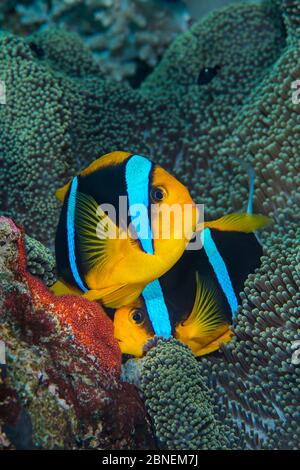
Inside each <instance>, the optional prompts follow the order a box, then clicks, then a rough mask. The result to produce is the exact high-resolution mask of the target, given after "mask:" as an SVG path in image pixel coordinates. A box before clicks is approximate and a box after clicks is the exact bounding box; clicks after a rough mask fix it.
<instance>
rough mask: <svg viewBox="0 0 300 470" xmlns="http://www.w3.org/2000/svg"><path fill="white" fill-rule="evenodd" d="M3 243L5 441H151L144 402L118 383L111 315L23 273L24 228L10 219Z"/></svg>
mask: <svg viewBox="0 0 300 470" xmlns="http://www.w3.org/2000/svg"><path fill="white" fill-rule="evenodd" d="M0 240H1V242H0V250H1V257H0V260H1V265H0V268H1V277H0V281H1V284H0V289H1V309H0V318H1V323H0V339H1V342H2V345H1V346H2V348H3V345H4V347H5V356H6V367H3V366H4V365H3V364H2V367H1V372H2V373H1V378H0V424H1V426H2V430H3V431H4V432H5V434H6V435H7V437H8V439H10V440H11V441H12V442H13V443H14V444H15V445H16V447H17V448H36V447H38V448H43V449H53V448H68V449H70V448H100V449H105V448H120V449H122V448H144V447H145V446H146V447H148V446H149V445H152V437H151V433H150V431H149V424H148V421H147V418H146V414H145V410H144V406H143V403H142V402H141V400H140V398H139V396H138V393H137V391H136V389H135V387H134V386H133V385H130V384H126V383H123V382H121V381H120V366H121V352H120V349H119V347H118V344H117V342H116V340H115V339H114V337H113V325H112V322H111V320H110V319H109V318H108V317H107V316H106V315H105V313H104V312H103V310H102V309H101V307H100V306H99V305H98V304H96V303H93V302H88V301H86V300H84V299H82V298H80V297H73V296H66V297H60V298H56V297H55V296H53V295H52V294H51V293H50V292H49V291H48V289H47V288H46V287H45V286H44V285H43V284H42V283H41V281H40V280H38V279H37V278H35V277H33V276H32V275H31V274H29V273H28V272H27V271H26V260H25V249H24V241H23V232H22V230H21V229H20V228H19V227H17V226H16V225H15V224H14V222H13V221H12V220H11V219H8V218H5V217H1V218H0ZM20 429H22V430H23V432H22V433H20V432H18V430H20ZM20 434H21V436H22V438H23V440H26V442H24V441H22V440H21V441H20V437H18V436H20ZM2 441H3V442H4V444H3V445H5V442H6V441H5V438H3V439H2Z"/></svg>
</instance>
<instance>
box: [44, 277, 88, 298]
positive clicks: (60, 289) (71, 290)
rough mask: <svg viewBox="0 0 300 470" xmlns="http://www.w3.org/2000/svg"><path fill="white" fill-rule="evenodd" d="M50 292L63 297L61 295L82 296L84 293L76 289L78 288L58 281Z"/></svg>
mask: <svg viewBox="0 0 300 470" xmlns="http://www.w3.org/2000/svg"><path fill="white" fill-rule="evenodd" d="M50 291H51V292H53V294H55V295H58V296H61V295H66V294H71V295H82V291H81V290H79V289H76V287H72V286H69V285H68V284H66V283H65V282H64V281H62V280H58V281H56V282H55V283H54V284H53V285H52V286H51V287H50Z"/></svg>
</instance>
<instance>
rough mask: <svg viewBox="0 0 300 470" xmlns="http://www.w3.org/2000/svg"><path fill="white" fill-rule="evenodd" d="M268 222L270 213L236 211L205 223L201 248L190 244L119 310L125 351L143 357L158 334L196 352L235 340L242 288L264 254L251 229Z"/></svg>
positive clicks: (118, 328)
mask: <svg viewBox="0 0 300 470" xmlns="http://www.w3.org/2000/svg"><path fill="white" fill-rule="evenodd" d="M268 223H270V219H269V218H268V217H265V216H262V215H252V214H232V215H229V216H225V217H223V218H221V219H219V220H218V221H214V222H207V223H205V224H204V230H202V231H201V234H200V236H201V240H202V248H201V249H200V250H197V251H188V250H186V251H185V252H184V254H183V256H182V258H181V259H180V260H179V261H178V262H177V263H176V264H175V266H174V267H173V268H172V269H171V270H170V271H168V272H167V273H166V274H164V275H163V276H162V277H161V278H160V279H159V280H155V281H154V282H152V283H151V284H150V285H148V286H147V287H146V289H144V290H143V292H142V295H141V297H140V298H139V299H138V300H137V301H135V302H134V303H133V304H131V305H129V306H126V307H122V308H119V309H118V310H117V311H116V312H115V315H114V334H115V337H116V339H117V340H118V341H119V346H120V348H121V350H122V352H123V353H126V354H131V355H133V356H137V357H140V356H142V354H143V347H144V345H145V343H146V342H147V341H148V340H149V339H150V338H152V337H154V336H163V337H169V336H171V335H172V336H174V337H176V338H177V339H179V340H181V341H182V342H183V343H185V344H187V345H188V346H189V347H190V348H191V349H192V351H193V353H194V354H195V355H196V356H201V355H204V354H208V353H210V352H212V351H215V350H217V349H218V348H219V346H220V343H221V342H223V343H226V342H228V341H230V340H231V338H232V336H233V333H232V331H231V330H230V329H229V327H230V324H231V323H232V321H233V320H234V318H235V315H236V310H237V308H238V305H239V300H240V298H239V293H240V292H241V291H242V289H243V286H244V282H245V280H246V278H247V276H248V275H249V274H250V273H253V272H254V270H255V269H256V268H257V267H258V266H259V265H260V258H261V256H262V248H261V245H260V243H259V242H258V240H257V238H256V236H255V234H254V233H252V232H254V231H255V230H257V229H258V228H261V227H263V226H264V225H267V224H268Z"/></svg>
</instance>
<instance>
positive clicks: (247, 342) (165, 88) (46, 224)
mask: <svg viewBox="0 0 300 470" xmlns="http://www.w3.org/2000/svg"><path fill="white" fill-rule="evenodd" d="M299 5H300V2H299V1H296V0H282V1H279V0H278V1H276V2H268V3H265V4H262V5H233V6H229V7H226V8H224V9H223V10H220V11H216V12H213V13H211V14H210V15H209V16H208V17H207V18H206V19H204V20H201V21H199V22H198V23H196V24H195V25H194V26H193V27H192V28H191V29H190V30H189V31H188V32H186V33H184V34H183V35H181V36H180V37H178V38H177V39H176V40H175V41H174V42H173V43H172V45H171V46H170V48H169V49H168V50H167V52H166V53H165V55H164V57H163V59H162V61H161V62H160V64H159V66H158V67H156V69H155V70H154V72H153V73H152V74H151V75H150V76H148V78H147V79H146V80H145V81H144V82H143V84H142V86H141V88H140V89H139V90H138V91H137V90H132V89H130V88H129V87H128V86H126V85H123V84H118V83H112V82H109V81H106V80H105V79H104V78H103V74H102V73H101V69H100V67H99V64H97V63H96V62H95V61H94V60H93V57H92V55H91V53H90V52H89V51H88V49H87V48H85V47H84V45H83V44H81V43H80V42H79V40H78V39H76V38H75V37H74V36H73V35H67V34H66V33H63V32H61V33H60V34H59V35H58V36H57V40H54V38H55V37H56V36H55V35H56V34H57V33H55V32H52V31H45V32H40V33H36V34H34V35H33V36H31V37H28V38H26V39H22V38H18V37H16V36H13V35H10V34H7V33H6V34H2V35H1V36H0V78H1V79H2V80H4V81H5V83H6V87H7V104H6V105H5V106H2V105H0V118H1V123H2V125H1V128H0V155H1V159H2V161H1V163H2V164H3V167H4V172H3V174H1V177H0V186H1V191H2V192H3V193H4V194H3V196H4V197H3V198H2V199H3V201H4V202H3V204H2V206H1V210H2V211H3V212H4V213H6V214H9V215H11V216H14V217H15V219H16V222H17V223H22V224H24V226H25V229H26V232H28V234H29V236H31V237H34V238H37V239H38V240H40V241H42V242H44V243H45V244H46V245H47V246H48V247H49V248H51V246H52V244H53V239H54V230H55V226H56V221H57V217H58V211H59V206H58V204H57V203H56V202H55V200H54V197H53V194H54V190H55V189H56V188H57V187H58V186H60V185H61V184H63V183H64V182H65V181H66V179H67V178H68V177H69V176H70V175H71V174H73V173H74V171H77V170H79V169H80V168H81V167H83V166H85V165H86V164H88V163H90V162H91V161H92V160H93V159H94V158H96V157H97V156H99V155H100V154H102V153H106V152H109V151H112V150H114V149H124V150H126V151H132V152H139V153H142V154H145V155H149V156H150V157H152V158H153V159H154V160H155V161H157V162H159V163H162V164H164V166H166V167H167V168H168V169H169V170H171V171H173V172H174V173H175V174H176V175H177V176H178V177H180V178H181V179H182V180H183V181H184V182H185V183H186V185H187V186H188V187H189V189H190V190H191V192H192V194H193V195H194V197H195V199H196V201H197V202H199V203H201V202H205V210H206V218H209V217H217V216H219V215H223V214H224V213H227V212H229V211H232V210H241V209H242V206H243V203H244V202H246V193H247V185H246V178H247V176H246V174H245V171H244V169H243V165H241V163H240V162H242V163H244V162H247V163H248V164H251V165H252V166H253V168H254V169H255V171H256V188H255V200H254V210H255V211H259V212H263V213H265V214H267V215H270V216H271V217H273V219H274V224H273V226H272V227H270V228H269V229H268V230H266V231H265V232H264V233H263V234H262V235H261V241H262V244H263V246H264V250H265V256H264V257H263V259H262V265H261V268H260V269H259V270H257V272H256V273H255V274H254V275H252V276H250V277H249V279H248V281H247V283H246V287H245V290H244V293H243V294H242V298H243V302H242V305H241V307H240V309H239V312H238V316H237V318H238V320H237V323H236V324H235V325H234V331H235V333H236V338H235V339H234V341H233V342H232V343H231V344H229V345H227V346H224V347H223V348H222V350H221V352H220V353H219V354H216V355H213V356H211V357H208V358H206V359H203V360H201V361H200V362H199V365H198V370H199V372H198V373H199V374H200V377H201V379H200V378H199V385H198V386H199V387H200V388H201V390H202V389H203V383H204V382H205V384H206V386H207V388H208V390H214V393H211V400H212V402H213V406H214V407H218V409H219V410H220V411H218V412H217V411H216V416H217V417H218V416H219V415H220V417H221V418H223V417H225V416H227V418H226V419H228V420H229V421H226V424H228V425H229V424H230V426H231V427H232V428H231V432H233V430H234V429H236V427H238V428H239V430H240V433H241V435H242V436H243V440H242V441H241V443H240V444H239V446H241V447H245V448H249V449H253V448H262V449H270V448H280V449H290V448H295V447H297V445H298V442H299V429H300V426H299V411H298V410H299V376H300V368H299V365H297V364H295V363H293V362H292V355H293V349H292V348H293V342H294V341H296V340H299V316H297V309H299V293H298V292H299V255H298V251H297V245H296V240H297V238H298V239H299V218H298V207H299V202H300V201H299V194H297V190H296V188H297V184H298V183H297V175H298V174H299V153H300V148H299V132H300V130H299V113H300V107H299V103H298V102H297V100H295V99H293V93H295V88H294V83H295V82H296V80H299V79H300V68H299V21H298V20H299V16H298V12H299ZM72 58H73V59H74V58H75V59H74V60H72ZM12 84H13V85H12ZM3 188H5V191H4V189H3ZM46 266H47V263H46ZM47 271H48V268H47ZM20 288H22V287H20ZM17 291H18V290H17ZM25 291H26V289H25ZM47 318H48V317H47ZM14 322H16V323H17V324H19V321H17V319H16V320H12V319H11V321H10V322H8V323H7V326H6V327H5V328H8V329H9V331H10V333H9V334H7V336H6V340H8V339H9V338H10V335H13V336H12V337H13V338H14V337H15V336H14V334H15V333H11V331H12V328H13V327H14ZM68 327H70V328H71V325H68ZM7 331H8V330H7ZM29 332H30V329H29ZM28 334H29V333H28ZM57 334H58V333H57ZM17 338H19V337H17ZM58 338H60V336H59V335H58ZM11 341H12V340H11ZM53 341H54V339H53ZM57 341H60V339H57ZM80 341H82V338H80ZM76 344H77V343H76ZM11 347H12V346H11ZM18 347H19V348H20V350H21V351H23V353H24V351H25V349H24V348H23V346H22V344H21V343H20V341H19V339H17V340H16V344H15V345H14V346H13V347H12V348H14V349H13V350H18ZM44 347H45V346H44V345H43V346H42V348H44ZM76 347H77V346H76ZM78 347H79V346H78ZM81 347H82V348H83V347H86V346H84V345H81ZM178 347H179V346H178ZM27 349H28V347H27ZM155 349H156V348H153V351H152V350H150V351H149V352H148V354H147V355H146V359H147V356H148V355H149V354H152V355H153V356H154V357H156V353H155ZM162 349H163V348H162ZM35 351H36V350H35V349H29V350H28V353H26V354H31V355H32V358H31V359H30V361H31V362H32V364H33V366H32V367H33V368H32V369H30V371H31V370H32V372H30V371H29V372H28V374H29V376H30V374H32V377H33V376H34V377H36V375H34V371H36V369H35V367H36V368H38V366H35V361H38V359H37V357H36V352H35ZM47 351H48V349H47ZM184 351H186V349H185V350H184ZM162 353H163V352H162ZM24 354H25V353H24ZM43 354H46V353H43ZM47 354H48V353H47ZM182 354H183V355H184V353H182ZM185 354H188V353H187V352H185ZM42 357H43V355H42ZM79 357H82V354H79ZM151 357H152V356H150V360H149V362H151V360H152V359H151ZM157 357H159V352H158V353H157ZM24 360H25V359H24ZM86 360H88V359H86ZM153 360H155V359H153ZM30 361H29V360H28V362H30ZM48 361H49V362H50V364H51V358H49V356H47V361H45V362H48ZM28 362H27V363H28ZM62 362H64V361H63V360H62ZM38 364H40V363H39V362H38ZM44 364H45V363H43V367H42V368H45V367H44ZM161 367H163V365H162V366H161ZM191 367H194V366H191ZM50 368H51V367H50ZM87 368H88V369H89V368H90V365H89V366H87ZM18 370H19V369H18ZM162 370H163V371H165V369H162ZM151 371H153V374H154V375H153V377H154V378H153V380H154V382H155V372H156V371H155V370H154V369H151ZM166 372H167V371H166ZM20 373H21V368H20ZM22 373H23V374H24V370H23V369H22ZM147 374H148V371H147V369H145V377H147ZM160 374H161V369H160V368H158V370H157V390H158V388H159V387H161V390H163V387H164V378H163V379H161V377H162V376H161V375H160ZM51 380H53V379H52V378H51ZM142 380H143V378H142V377H141V383H142ZM16 382H18V383H21V380H16ZM66 382H67V383H68V381H67V379H66ZM32 383H34V381H33V379H32ZM155 383H156V382H155ZM197 383H198V382H197ZM13 385H14V384H13ZM179 385H180V386H181V387H183V388H184V384H179ZM8 386H9V387H11V385H10V384H8ZM145 387H146V386H145ZM11 388H12V389H13V390H14V389H15V388H14V386H12V387H11ZM45 389H46V387H45ZM42 390H43V393H46V391H45V390H44V389H43V388H42ZM145 390H146V388H145ZM47 391H48V388H47ZM17 392H18V396H20V391H19V390H17ZM47 393H48V392H47ZM146 393H147V390H146ZM156 393H157V392H156ZM204 395H205V394H204ZM204 395H203V396H204ZM21 396H22V395H21ZM11 399H12V400H14V397H13V396H12V398H11ZM53 400H54V404H53V406H58V405H57V398H56V397H55V396H54V398H53ZM46 401H47V400H43V402H46ZM204 401H205V403H207V402H206V398H204ZM179 405H180V406H181V404H180V403H179ZM23 406H24V405H23ZM49 406H50V405H49ZM72 406H74V405H72ZM149 406H150V404H149ZM203 406H204V407H205V406H206V405H205V404H204V405H203ZM207 406H208V408H207V409H208V410H211V408H210V407H209V405H207ZM149 409H150V408H149ZM203 409H204V408H203ZM216 409H217V408H216ZM72 410H74V408H72ZM160 410H161V404H160V403H159V401H158V405H157V408H154V409H151V415H152V419H153V422H154V424H155V426H157V432H158V433H160V432H162V434H161V436H162V437H160V439H161V442H162V446H165V445H166V446H168V445H169V444H167V441H168V442H175V436H174V435H172V432H173V431H172V432H169V434H168V436H167V438H166V437H164V435H165V434H164V433H165V431H164V429H167V428H163V427H161V426H162V424H161V423H160V421H159V419H158V418H159V414H157V416H156V413H159V412H160ZM63 413H66V412H65V411H63ZM70 413H71V411H70V412H68V420H67V418H65V419H66V421H64V424H63V425H61V426H60V428H61V429H65V426H67V425H68V426H69V427H70V428H71V429H74V425H73V424H72V423H73V418H72V419H71V418H69V417H70ZM218 413H219V414H218ZM31 414H33V412H32V411H31ZM29 415H30V411H29ZM43 415H45V416H47V413H46V412H45V413H44V414H43V413H42V414H41V413H39V416H43ZM57 416H60V415H59V414H57ZM63 416H65V414H64V415H63ZM72 416H76V412H75V411H74V412H73V414H72ZM210 416H211V415H210ZM216 416H215V418H212V419H217V417H216ZM31 419H33V418H31ZM36 419H37V418H36ZM74 419H75V422H76V418H74ZM24 420H25V421H26V419H25V418H23V421H24ZM220 420H221V421H222V419H220ZM66 422H67V423H68V424H67V425H66ZM33 423H35V421H34V419H33ZM156 423H158V424H156ZM34 426H38V424H34ZM72 426H73V427H72ZM84 432H85V431H83V434H84ZM166 432H168V431H166ZM65 434H66V435H67V436H70V433H69V434H68V433H65ZM80 435H82V434H80ZM60 436H61V434H60ZM8 437H9V439H10V436H8ZM1 439H2V438H1ZM55 439H56V438H55ZM55 439H54V440H53V442H51V444H50V443H49V444H47V445H49V446H50V445H52V444H53V443H54V442H56V440H55ZM57 439H58V438H57ZM99 439H100V438H99ZM2 440H3V439H2ZM40 440H43V439H42V438H41V439H40ZM40 440H35V439H33V441H34V443H35V442H40ZM83 440H84V439H83ZM100 440H101V439H100ZM101 442H102V441H101ZM193 442H194V441H193ZM214 442H215V441H214ZM59 445H61V442H60V443H59ZM68 445H69V444H68ZM96 445H97V444H96ZM101 445H103V444H102V443H101V444H100V446H101ZM191 445H193V444H191ZM205 445H206V443H205ZM222 446H223V443H222ZM222 446H221V447H222Z"/></svg>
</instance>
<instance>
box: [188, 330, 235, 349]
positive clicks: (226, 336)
mask: <svg viewBox="0 0 300 470" xmlns="http://www.w3.org/2000/svg"><path fill="white" fill-rule="evenodd" d="M233 336H234V333H233V332H232V331H231V330H230V329H229V328H228V327H227V328H226V330H225V332H223V333H222V334H221V335H220V336H218V337H215V339H213V340H212V341H210V342H208V343H207V344H205V345H203V343H202V344H197V340H196V339H195V341H194V342H193V347H192V351H193V353H194V354H195V356H204V355H206V354H209V353H211V352H214V351H217V350H218V349H219V348H220V345H221V343H229V342H230V341H231V340H232V338H233Z"/></svg>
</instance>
